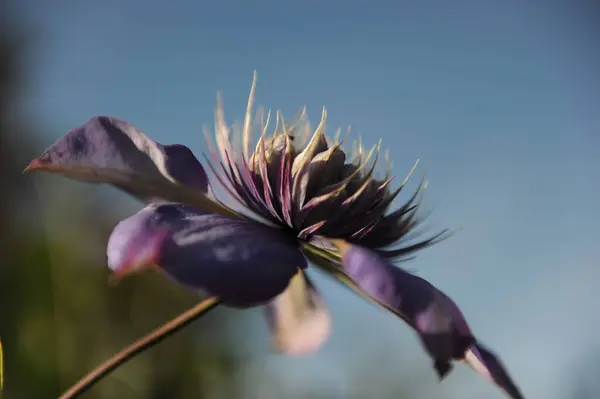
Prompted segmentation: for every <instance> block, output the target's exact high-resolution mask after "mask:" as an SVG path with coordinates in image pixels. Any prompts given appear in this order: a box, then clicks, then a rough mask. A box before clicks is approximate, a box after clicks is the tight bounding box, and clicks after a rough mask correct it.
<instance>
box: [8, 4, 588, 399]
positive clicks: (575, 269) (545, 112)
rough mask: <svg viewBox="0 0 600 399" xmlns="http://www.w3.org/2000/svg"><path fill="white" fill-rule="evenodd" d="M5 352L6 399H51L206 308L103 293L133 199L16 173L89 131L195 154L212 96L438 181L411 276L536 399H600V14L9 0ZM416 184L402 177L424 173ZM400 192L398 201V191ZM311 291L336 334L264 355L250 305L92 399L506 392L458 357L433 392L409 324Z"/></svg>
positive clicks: (116, 289)
mask: <svg viewBox="0 0 600 399" xmlns="http://www.w3.org/2000/svg"><path fill="white" fill-rule="evenodd" d="M0 7H2V8H0V23H1V29H0V184H1V186H0V190H1V194H2V195H0V221H1V222H0V338H1V339H2V341H3V343H4V348H5V363H6V370H5V385H6V386H5V392H4V397H6V398H8V399H12V398H19V399H20V398H24V399H27V398H52V397H56V396H58V394H59V393H60V392H62V391H63V390H65V389H66V388H67V387H68V386H69V385H70V384H72V383H74V382H75V381H76V380H77V379H78V378H79V377H81V376H82V375H83V374H84V373H86V372H87V371H88V370H90V369H91V368H93V367H94V366H95V365H96V364H98V363H100V362H101V361H103V360H104V359H106V358H107V357H109V356H110V355H111V354H112V353H114V352H116V351H117V350H119V349H121V348H122V347H123V346H125V345H126V344H128V343H130V342H131V341H133V340H135V339H136V338H138V337H140V336H141V335H142V334H144V333H145V332H147V331H149V330H151V329H152V328H154V327H156V326H158V325H159V324H160V323H162V322H164V321H166V320H168V319H169V318H171V317H173V316H175V315H176V314H177V313H178V312H181V311H183V310H184V309H186V308H187V307H189V306H191V305H192V304H194V303H195V301H196V300H197V298H195V297H194V296H193V295H191V294H190V293H188V292H185V291H184V290H182V289H181V288H180V287H177V286H174V285H173V284H171V283H170V282H168V281H164V280H163V279H161V278H159V277H158V276H155V275H152V274H148V275H137V276H135V277H132V278H130V279H127V280H126V281H123V282H122V283H120V284H119V285H117V286H111V285H109V284H108V282H107V281H108V271H107V269H106V267H105V262H106V259H105V254H104V249H105V245H106V239H107V237H108V235H109V233H110V231H111V229H112V228H113V227H114V225H115V224H116V223H117V221H118V220H119V219H120V218H123V217H125V216H127V215H129V214H131V213H132V212H134V211H135V210H136V209H137V207H139V204H137V203H135V202H134V201H133V200H131V199H129V198H127V197H126V196H124V195H122V194H121V193H118V192H116V190H112V189H110V188H108V187H95V186H89V185H84V184H80V183H75V182H70V181H65V180H64V179H60V178H56V177H54V176H49V175H33V176H29V175H28V176H22V175H21V174H20V173H21V170H22V169H23V168H24V167H25V166H26V165H27V163H28V162H29V160H30V159H31V158H32V156H34V155H37V154H39V153H40V151H41V150H43V148H44V147H46V146H48V145H50V144H52V142H54V141H55V140H56V139H57V138H58V137H60V136H61V135H62V134H64V133H65V132H66V131H67V130H68V129H70V128H71V127H74V126H76V125H79V124H81V123H83V122H84V121H86V120H87V119H88V118H89V117H91V116H94V115H100V114H108V115H113V116H117V117H120V118H123V119H126V120H128V121H130V122H132V123H134V124H135V125H137V126H138V127H139V128H141V129H142V130H144V131H145V132H146V133H147V134H149V135H150V136H152V137H153V138H155V139H157V140H159V141H162V142H165V143H175V142H181V143H185V144H187V145H188V146H190V147H191V148H193V149H194V150H195V152H196V154H197V155H200V153H201V152H202V151H203V150H204V149H205V147H204V140H203V137H202V133H201V127H202V126H203V125H205V124H206V125H210V124H211V123H212V112H213V108H214V104H215V94H216V92H217V91H222V92H223V94H224V98H225V110H226V116H227V117H228V119H229V120H230V121H234V120H238V121H239V120H241V119H242V118H243V113H244V109H245V108H244V105H245V101H246V99H247V95H248V90H249V86H250V82H251V78H252V72H253V70H254V69H256V70H257V71H258V73H259V84H258V102H259V103H260V104H262V105H264V106H266V107H268V108H273V109H282V110H283V112H284V114H286V115H290V116H291V115H292V114H293V113H295V111H297V110H298V109H299V108H300V107H301V106H303V105H305V104H306V105H307V106H308V111H309V115H312V120H313V122H316V120H317V118H318V117H319V115H320V107H321V106H323V105H326V106H327V107H328V109H329V128H330V129H331V130H330V131H333V130H334V129H335V128H337V127H346V126H347V125H352V127H353V130H352V132H353V137H356V136H357V135H358V134H360V135H361V136H362V138H363V142H364V143H365V144H367V145H373V144H375V143H376V142H377V140H378V139H379V138H383V143H384V146H385V147H389V148H390V149H391V151H392V157H393V159H394V165H395V166H394V172H395V174H397V175H398V176H400V177H403V176H404V175H405V174H406V172H408V170H409V168H410V167H411V166H412V163H413V162H414V161H415V159H416V158H417V157H418V158H420V159H421V169H420V172H424V171H426V172H427V176H428V177H427V178H428V182H429V184H428V188H427V191H426V199H425V207H426V208H428V209H430V210H433V212H432V214H431V216H430V217H429V219H428V223H429V225H430V226H432V227H450V228H453V229H460V231H459V233H458V234H456V235H454V236H453V237H452V238H451V239H449V240H447V241H445V242H443V243H441V244H439V245H438V246H436V247H433V248H431V249H428V250H426V251H425V252H423V253H422V254H421V255H420V256H419V257H418V258H417V260H415V261H413V262H412V263H410V264H408V267H410V268H411V269H413V270H415V271H416V272H418V273H419V274H420V275H422V276H424V277H426V278H428V279H429V280H430V281H432V282H433V283H434V284H436V285H437V286H438V287H440V288H442V289H443V290H444V291H446V292H447V293H448V294H449V295H451V296H452V297H453V298H454V299H455V300H456V302H457V303H458V304H459V305H460V306H461V307H462V308H463V310H464V312H465V314H466V315H467V317H468V319H469V320H470V323H471V325H472V327H473V328H474V329H475V331H476V333H477V334H478V335H479V337H481V339H482V340H483V341H484V342H485V343H487V344H488V345H490V346H491V347H493V348H494V349H495V350H496V351H497V352H498V353H499V354H500V355H501V356H502V358H503V359H504V361H505V363H506V364H507V366H508V367H509V368H510V370H511V373H512V374H513V376H514V377H515V379H516V380H517V381H518V383H519V384H520V385H521V387H522V389H523V391H524V393H525V395H526V396H527V397H528V398H534V399H535V398H539V399H559V398H560V399H562V398H571V399H575V398H577V399H584V398H585V399H593V398H599V397H600V386H599V384H598V380H599V379H598V376H600V335H599V334H598V330H599V328H600V311H598V308H599V306H600V296H599V294H598V288H597V287H598V282H599V281H600V268H599V264H598V263H599V260H600V246H599V245H598V244H599V239H598V226H599V225H600V209H599V208H598V204H599V200H600V188H599V187H600V186H599V184H598V183H599V182H600V158H598V156H597V155H598V150H599V149H600V76H599V72H598V71H600V45H598V43H599V40H598V39H600V35H599V32H600V28H599V27H600V12H599V11H600V8H599V6H598V3H597V2H594V1H591V0H590V1H585V0H582V1H567V0H564V1H554V0H548V1H544V2H534V1H468V0H455V1H452V2H447V1H441V0H440V1H423V2H417V1H404V2H392V1H389V2H388V1H381V2H371V3H368V4H367V3H366V2H359V1H347V2H335V1H329V2H323V1H313V0H308V1H303V2H283V1H279V2H275V1H262V0H257V1H253V2H247V1H223V2H200V1H188V2H173V3H166V2H163V1H158V0H130V1H121V0H105V1H102V2H95V1H89V0H77V1H75V0H57V1H53V2H42V1H39V0H38V1H34V0H20V1H18V0H6V1H4V2H2V3H1V5H0ZM416 180H418V179H415V181H416ZM402 199H405V198H401V199H400V200H402ZM314 278H315V280H316V282H317V284H318V285H319V287H320V289H321V291H322V292H323V294H324V297H325V299H326V300H327V302H328V304H329V307H330V310H331V312H332V314H333V319H334V323H335V328H334V331H333V333H332V336H331V338H330V339H329V341H328V343H327V344H326V345H325V347H324V348H323V349H322V350H321V351H320V352H319V353H318V354H315V355H314V356H308V357H304V358H288V357H284V356H281V355H278V354H276V353H273V351H272V350H271V348H270V347H269V342H268V337H267V328H266V326H265V324H264V320H263V318H262V314H261V313H262V311H261V310H260V309H255V310H248V311H235V310H227V309H219V310H216V311H214V312H212V313H211V314H210V315H208V316H207V317H205V318H203V319H201V320H199V321H198V322H196V323H195V324H194V325H192V326H191V327H189V328H187V329H186V330H185V331H183V332H181V333H179V334H178V335H176V336H174V337H172V338H170V339H169V340H168V341H166V342H164V343H162V344H161V345H159V346H157V347H155V348H153V349H152V350H149V351H148V352H146V353H144V354H143V355H141V356H139V357H138V358H136V359H134V360H132V361H131V362H130V363H128V364H127V365H125V366H123V367H122V368H120V369H119V370H117V371H116V372H115V373H113V374H112V375H111V376H110V377H109V378H107V379H106V380H104V381H103V382H102V383H101V384H99V385H98V386H97V387H95V388H94V389H93V390H92V391H90V392H89V393H88V394H86V396H85V397H86V398H131V399H135V398H156V399H158V398H215V399H216V398H240V399H244V398H363V397H364V398H404V399H417V398H418V399H427V398H431V399H440V398H448V399H452V398H455V399H469V398H474V399H475V398H477V399H481V398H490V399H494V398H498V399H499V398H502V397H503V396H502V393H500V392H499V391H498V390H497V389H496V388H495V387H493V386H492V385H490V384H488V383H486V382H485V381H483V380H481V379H480V378H479V377H478V376H477V375H475V374H474V373H473V372H471V371H470V370H468V369H466V367H463V366H458V367H457V368H456V370H455V371H454V372H453V374H452V375H451V376H450V377H449V378H448V379H447V380H446V381H444V382H443V383H442V384H439V383H438V382H437V381H436V377H435V375H434V373H433V371H432V369H431V366H430V360H429V359H427V358H426V356H425V355H424V353H423V352H422V350H421V348H420V346H419V344H418V342H417V340H416V338H415V336H414V335H413V333H412V332H411V331H410V330H409V329H408V328H407V327H406V326H405V325H404V324H403V323H401V322H399V321H398V320H396V319H395V318H394V317H392V316H391V315H389V314H386V313H384V312H382V311H380V310H378V309H376V308H374V307H372V306H371V305H369V304H366V303H364V302H363V301H362V300H361V299H359V298H356V297H354V296H353V295H352V294H351V293H349V292H348V291H347V290H345V289H343V288H341V287H339V286H338V285H337V284H336V283H335V282H333V281H331V280H329V279H328V278H327V277H326V276H322V275H319V274H315V275H314Z"/></svg>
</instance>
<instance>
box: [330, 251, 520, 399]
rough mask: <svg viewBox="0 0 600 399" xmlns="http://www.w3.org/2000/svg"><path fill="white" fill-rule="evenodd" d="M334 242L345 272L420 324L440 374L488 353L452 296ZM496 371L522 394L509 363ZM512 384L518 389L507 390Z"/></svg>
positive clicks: (419, 330) (383, 302)
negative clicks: (456, 362) (454, 363)
mask: <svg viewBox="0 0 600 399" xmlns="http://www.w3.org/2000/svg"><path fill="white" fill-rule="evenodd" d="M332 241H333V243H334V244H335V245H336V247H338V249H339V250H340V253H341V255H342V270H343V272H344V273H345V275H347V276H348V277H349V278H350V279H351V281H352V282H353V283H355V284H356V285H357V286H358V287H359V288H360V289H361V290H362V291H363V292H365V293H366V294H367V295H369V296H370V297H371V298H372V299H373V300H375V302H377V303H379V304H381V305H383V306H384V307H386V308H388V309H390V310H392V311H393V312H394V313H396V314H397V315H399V316H400V317H402V318H403V319H404V320H405V321H406V322H407V323H408V324H409V325H410V326H411V327H412V328H413V329H415V331H416V332H417V334H418V335H419V337H420V339H421V342H422V343H423V346H424V348H425V350H426V351H427V353H428V354H429V355H430V356H431V358H432V359H433V361H434V368H435V370H436V372H437V374H438V376H439V378H440V379H443V378H444V377H445V376H446V375H447V374H448V373H449V372H450V371H451V369H452V365H451V361H452V360H468V357H469V356H471V357H472V354H473V353H475V352H476V353H479V354H480V356H479V358H483V357H485V356H483V355H482V354H483V352H481V351H479V350H477V349H478V348H479V346H478V344H477V342H476V340H475V338H474V336H473V334H472V332H471V330H470V328H469V326H468V324H467V322H466V320H465V318H464V316H463V314H462V312H461V311H460V309H459V308H458V306H457V305H456V304H455V303H454V301H452V299H450V298H449V297H448V296H447V295H445V294H444V293H443V292H441V291H440V290H438V289H437V288H435V287H434V286H433V285H431V284H430V283H429V282H427V281H426V280H424V279H422V278H421V277H418V276H415V275H413V274H410V273H408V272H407V271H405V270H403V269H401V268H399V267H396V266H394V265H393V264H392V263H390V262H389V261H388V260H386V259H384V258H383V257H382V256H380V255H378V254H377V253H375V252H373V251H369V250H367V249H365V248H362V247H358V246H353V245H350V244H348V243H346V242H345V241H341V240H332ZM486 353H489V352H486ZM486 359H487V360H483V361H482V362H481V363H482V364H484V365H485V367H488V368H489V367H493V366H490V365H491V364H492V363H493V364H494V365H497V364H499V362H498V361H497V359H496V358H495V357H493V360H494V362H495V363H494V362H492V361H491V360H490V357H489V356H488V357H487V358H486ZM471 364H472V363H471ZM476 370H477V369H476ZM486 370H488V373H491V374H490V375H492V374H493V372H490V371H489V369H486ZM495 370H496V373H495V374H496V375H500V373H499V372H498V371H497V370H502V372H503V374H502V376H503V379H497V378H494V377H490V378H489V379H490V380H492V381H493V382H496V383H498V384H499V385H500V386H501V387H502V388H503V389H506V390H507V392H508V393H509V394H510V395H511V397H513V398H515V399H516V398H522V396H519V395H520V394H519V393H518V389H517V388H516V386H515V385H514V383H513V382H512V380H511V379H510V377H509V376H508V373H507V372H506V371H505V370H504V368H503V367H500V368H499V369H498V368H497V367H496V369H495ZM480 373H481V371H480ZM482 374H484V373H482ZM484 375H485V374H484ZM500 381H501V382H500ZM508 386H511V387H513V388H512V389H507V388H506V387H508ZM511 392H512V393H511Z"/></svg>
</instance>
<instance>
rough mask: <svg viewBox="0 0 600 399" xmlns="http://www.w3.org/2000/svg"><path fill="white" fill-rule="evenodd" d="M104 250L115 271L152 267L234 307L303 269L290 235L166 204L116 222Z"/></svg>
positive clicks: (265, 295)
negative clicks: (106, 247) (117, 223)
mask: <svg viewBox="0 0 600 399" xmlns="http://www.w3.org/2000/svg"><path fill="white" fill-rule="evenodd" d="M107 253H108V263H109V267H110V268H111V269H112V270H114V271H115V272H116V273H118V275H123V274H128V273H131V272H134V271H136V270H139V269H141V268H143V267H147V266H150V265H156V266H157V267H158V268H159V269H160V270H163V271H164V272H166V273H167V274H168V275H169V276H171V277H172V278H173V279H175V280H176V281H178V282H179V283H181V284H184V285H186V286H189V287H193V288H195V289H199V290H202V291H204V292H206V293H208V294H209V295H212V296H217V297H219V298H220V299H221V300H222V301H223V303H225V304H227V305H230V306H235V307H246V306H254V305H258V304H262V303H266V302H268V301H270V300H272V299H273V298H275V297H276V296H277V295H279V294H281V293H282V292H283V291H284V290H285V289H286V287H287V286H288V284H289V282H290V280H291V278H292V277H293V276H294V274H295V273H296V271H297V270H298V268H304V267H306V260H305V259H304V257H303V256H302V253H301V252H300V251H299V250H298V248H297V246H296V243H295V240H294V239H293V237H288V236H286V235H285V234H284V233H283V232H282V231H281V230H278V229H274V228H270V227H266V226H263V225H261V224H259V223H257V222H253V221H248V220H240V219H235V218H231V217H228V216H223V215H219V214H212V213H207V212H203V211H200V210H198V209H195V208H193V207H189V206H184V205H181V204H172V203H170V204H159V205H150V206H148V207H146V208H144V209H142V210H141V211H140V212H138V213H137V214H135V215H134V216H132V217H130V218H128V219H126V220H124V221H122V222H121V223H119V225H117V227H116V228H115V230H114V231H113V233H112V235H111V237H110V240H109V243H108V249H107Z"/></svg>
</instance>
